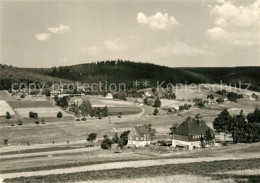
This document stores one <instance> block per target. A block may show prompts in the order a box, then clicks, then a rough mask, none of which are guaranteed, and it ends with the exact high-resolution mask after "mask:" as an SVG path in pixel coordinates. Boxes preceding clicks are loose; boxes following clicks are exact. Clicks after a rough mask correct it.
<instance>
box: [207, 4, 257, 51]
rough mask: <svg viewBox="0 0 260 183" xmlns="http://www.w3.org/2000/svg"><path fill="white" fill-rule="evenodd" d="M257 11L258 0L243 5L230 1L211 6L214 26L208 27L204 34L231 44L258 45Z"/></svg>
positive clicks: (211, 38)
mask: <svg viewBox="0 0 260 183" xmlns="http://www.w3.org/2000/svg"><path fill="white" fill-rule="evenodd" d="M259 13H260V0H257V1H255V2H253V3H252V4H249V5H244V6H241V5H240V6H239V5H235V4H234V3H232V2H223V3H222V4H221V5H215V6H211V10H210V15H211V16H212V17H214V18H215V21H214V23H215V26H214V27H213V28H210V29H208V30H207V31H206V35H207V37H208V38H209V39H210V40H214V41H219V42H222V43H227V44H232V45H239V46H253V45H259V40H258V38H259V26H260V24H259V23H260V16H259Z"/></svg>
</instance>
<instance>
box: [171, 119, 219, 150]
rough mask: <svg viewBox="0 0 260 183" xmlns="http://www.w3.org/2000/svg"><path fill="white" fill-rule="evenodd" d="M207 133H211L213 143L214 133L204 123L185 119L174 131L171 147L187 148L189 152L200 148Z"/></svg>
mask: <svg viewBox="0 0 260 183" xmlns="http://www.w3.org/2000/svg"><path fill="white" fill-rule="evenodd" d="M207 131H208V132H210V133H211V135H212V137H213V140H212V141H214V140H215V139H214V138H215V135H214V131H213V130H212V129H211V128H210V127H208V126H207V125H206V123H205V122H204V121H201V120H195V119H191V118H190V119H187V120H185V121H184V122H182V123H181V124H180V125H178V126H177V127H176V128H175V129H174V132H173V139H172V146H173V147H176V146H180V147H187V148H188V149H189V150H192V149H195V148H201V147H202V143H201V139H202V138H205V135H206V133H207Z"/></svg>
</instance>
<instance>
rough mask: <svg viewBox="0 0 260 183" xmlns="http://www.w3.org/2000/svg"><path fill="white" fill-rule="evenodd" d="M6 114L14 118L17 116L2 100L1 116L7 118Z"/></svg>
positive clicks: (0, 102) (0, 106)
mask: <svg viewBox="0 0 260 183" xmlns="http://www.w3.org/2000/svg"><path fill="white" fill-rule="evenodd" d="M6 112H9V113H10V115H12V116H13V115H15V113H14V111H13V109H12V108H11V107H10V106H9V105H8V103H7V102H6V101H3V100H0V116H5V115H6Z"/></svg>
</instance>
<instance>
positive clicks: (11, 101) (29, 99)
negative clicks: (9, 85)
mask: <svg viewBox="0 0 260 183" xmlns="http://www.w3.org/2000/svg"><path fill="white" fill-rule="evenodd" d="M0 98H2V99H3V100H0V106H1V108H0V122H1V123H0V124H1V125H7V126H10V125H11V124H16V123H18V121H19V120H22V122H23V124H33V123H34V119H31V118H29V112H31V111H32V112H36V113H38V117H39V119H40V120H42V119H43V118H44V121H45V122H46V121H48V122H54V121H58V118H57V113H58V112H59V111H61V112H62V114H63V118H62V119H61V120H64V121H68V120H74V116H73V115H71V114H68V113H67V112H65V111H64V110H63V109H61V108H59V107H57V106H55V105H53V104H52V103H51V102H50V101H48V100H47V98H46V97H45V96H31V95H29V96H26V97H25V98H23V99H21V98H17V97H16V96H10V95H9V94H8V92H7V91H0ZM7 111H8V112H9V113H10V114H11V115H12V116H13V117H12V118H11V119H9V120H7V119H5V115H6V112H7ZM14 115H15V116H14Z"/></svg>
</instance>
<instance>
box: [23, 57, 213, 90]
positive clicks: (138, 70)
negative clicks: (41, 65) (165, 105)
mask: <svg viewBox="0 0 260 183" xmlns="http://www.w3.org/2000/svg"><path fill="white" fill-rule="evenodd" d="M26 70H27V71H30V72H36V73H41V74H44V75H48V76H52V77H58V78H64V79H70V80H74V81H80V82H87V83H94V82H99V81H102V82H104V81H107V82H108V83H126V85H127V86H129V87H131V86H133V81H136V80H138V81H141V82H142V81H144V80H147V81H149V83H150V85H152V86H155V85H156V83H157V81H160V82H163V81H165V83H185V82H187V83H206V82H212V81H213V80H212V79H210V78H207V77H205V76H204V75H203V74H199V73H194V72H191V71H188V70H182V69H177V68H169V67H165V66H159V65H154V64H149V63H136V62H130V61H120V60H119V61H106V62H103V61H102V62H97V63H90V64H80V65H73V66H65V67H54V68H49V69H32V68H31V69H26Z"/></svg>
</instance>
